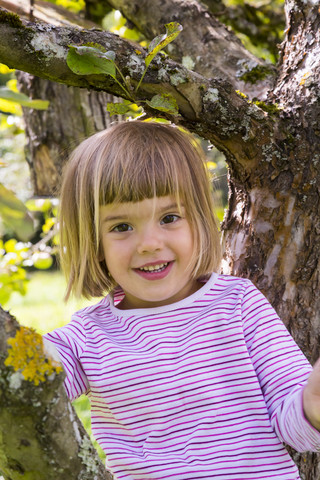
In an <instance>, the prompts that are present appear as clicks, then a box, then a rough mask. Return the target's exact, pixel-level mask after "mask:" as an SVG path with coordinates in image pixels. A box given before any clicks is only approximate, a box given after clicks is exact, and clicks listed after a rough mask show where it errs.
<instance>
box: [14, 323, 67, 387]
mask: <svg viewBox="0 0 320 480" xmlns="http://www.w3.org/2000/svg"><path fill="white" fill-rule="evenodd" d="M7 343H8V345H9V354H8V357H7V358H6V360H5V365H6V366H11V367H13V368H14V370H15V371H20V372H21V373H22V375H23V377H24V378H25V380H29V381H30V382H33V383H34V384H35V385H39V382H43V381H44V380H45V378H46V376H49V375H51V374H52V373H59V372H61V371H62V367H61V366H60V365H59V364H58V363H57V362H56V361H54V360H53V359H51V358H48V357H47V356H46V355H45V353H44V351H43V341H42V337H41V335H39V333H37V332H36V331H35V330H33V329H32V328H27V327H20V328H19V329H18V330H17V333H16V336H15V337H11V338H9V339H8V341H7Z"/></svg>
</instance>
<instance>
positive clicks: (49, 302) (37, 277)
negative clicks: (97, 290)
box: [0, 271, 106, 480]
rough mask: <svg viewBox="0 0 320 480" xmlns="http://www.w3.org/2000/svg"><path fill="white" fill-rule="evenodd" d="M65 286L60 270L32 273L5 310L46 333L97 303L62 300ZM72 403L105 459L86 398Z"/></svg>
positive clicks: (26, 324) (20, 320)
mask: <svg viewBox="0 0 320 480" xmlns="http://www.w3.org/2000/svg"><path fill="white" fill-rule="evenodd" d="M65 288H66V283H65V280H64V277H63V275H62V273H61V272H59V271H53V272H51V271H37V272H34V273H32V274H31V275H30V282H29V283H28V287H27V294H26V295H25V296H22V295H20V294H19V293H16V292H14V293H13V294H12V296H11V298H10V300H9V302H8V303H7V304H6V305H5V309H6V310H9V311H10V313H11V314H12V315H13V316H15V317H16V319H17V320H18V322H19V323H20V325H25V326H27V327H31V328H34V329H35V330H36V331H37V332H39V333H40V334H44V333H47V332H50V331H51V330H54V329H55V328H59V327H62V326H63V325H65V324H67V323H68V322H69V320H70V318H71V315H72V314H73V313H74V312H75V311H76V310H79V309H80V308H83V307H85V306H87V305H90V304H92V303H96V302H97V299H95V300H94V301H92V302H90V301H88V300H76V299H71V300H70V301H68V303H65V302H64V301H63V296H64V292H65ZM73 406H74V408H75V410H76V412H77V415H78V416H79V418H80V420H81V422H82V423H83V426H84V428H85V429H86V431H87V432H88V434H89V436H90V438H91V441H92V443H93V445H94V446H95V448H96V449H97V451H98V453H99V455H100V458H101V459H102V460H105V457H106V456H105V454H104V453H103V451H102V450H101V448H100V447H99V445H98V444H97V442H96V441H95V440H94V438H93V437H92V433H91V418H90V403H89V399H88V397H86V396H85V395H82V396H81V397H79V398H78V399H77V400H75V401H74V402H73ZM0 480H2V477H1V474H0Z"/></svg>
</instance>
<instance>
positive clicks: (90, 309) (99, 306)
mask: <svg viewBox="0 0 320 480" xmlns="http://www.w3.org/2000/svg"><path fill="white" fill-rule="evenodd" d="M109 308H110V300H109V297H108V295H107V296H106V297H103V298H101V299H100V300H99V301H98V302H97V303H94V304H93V305H88V306H87V307H83V308H81V309H80V310H77V311H76V312H74V313H73V314H72V316H71V320H80V321H81V320H84V319H86V318H90V317H95V316H97V315H98V316H99V315H100V314H102V313H103V314H105V313H106V312H107V311H108V310H109Z"/></svg>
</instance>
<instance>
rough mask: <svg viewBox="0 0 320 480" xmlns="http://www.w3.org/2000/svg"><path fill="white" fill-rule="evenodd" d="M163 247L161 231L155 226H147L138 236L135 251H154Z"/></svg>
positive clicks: (140, 252)
mask: <svg viewBox="0 0 320 480" xmlns="http://www.w3.org/2000/svg"><path fill="white" fill-rule="evenodd" d="M162 248H163V239H162V235H161V232H159V230H158V229H156V228H148V229H146V230H144V231H143V232H142V233H141V235H140V236H139V241H138V245H137V252H138V253H139V254H142V253H148V252H156V251H159V250H161V249H162Z"/></svg>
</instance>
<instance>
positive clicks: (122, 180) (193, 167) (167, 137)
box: [59, 121, 220, 298]
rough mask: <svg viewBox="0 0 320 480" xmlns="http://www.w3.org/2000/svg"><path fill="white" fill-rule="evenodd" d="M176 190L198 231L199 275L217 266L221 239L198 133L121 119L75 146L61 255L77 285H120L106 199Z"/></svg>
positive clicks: (93, 288) (83, 288)
mask: <svg viewBox="0 0 320 480" xmlns="http://www.w3.org/2000/svg"><path fill="white" fill-rule="evenodd" d="M166 195H170V196H174V197H175V198H176V199H177V202H178V204H180V205H181V204H182V205H184V207H185V210H186V216H187V219H188V221H189V223H190V226H191V230H192V232H193V237H194V246H195V248H194V255H193V258H192V259H191V262H192V263H191V264H192V265H193V270H192V278H199V277H200V276H204V275H207V274H210V273H211V272H213V271H214V270H216V269H217V267H218V264H219V262H220V239H219V232H218V227H217V224H216V220H215V216H214V213H213V203H212V193H211V187H210V183H209V178H208V174H207V170H206V167H205V158H204V154H203V152H202V150H201V148H200V147H199V146H198V145H197V143H196V141H195V140H194V138H193V137H192V136H191V134H190V133H187V132H186V131H181V129H179V128H177V127H174V126H171V125H164V124H160V123H151V122H142V121H133V122H124V123H119V124H116V125H114V126H113V127H111V128H109V129H107V130H104V131H102V132H99V133H97V134H95V135H93V136H92V137H90V138H88V139H87V140H85V141H84V142H82V143H81V144H80V145H79V146H78V147H77V148H76V149H75V150H74V152H73V153H72V155H71V157H70V161H69V162H68V164H67V166H66V168H65V171H64V179H63V183H62V187H61V202H60V218H59V224H60V242H61V249H60V260H61V265H62V268H63V270H64V273H65V275H66V278H67V282H68V283H67V293H66V298H68V297H69V295H70V293H75V294H76V295H77V296H81V295H83V296H84V297H86V298H90V297H97V296H101V295H103V294H105V293H106V292H108V291H110V290H112V289H113V288H114V287H115V286H116V285H115V284H114V281H113V279H112V278H111V277H110V276H109V274H108V269H107V265H106V264H105V262H104V260H102V254H101V246H100V222H99V213H100V207H101V206H102V205H107V204H110V203H118V202H119V203H121V202H138V201H141V200H143V199H145V198H153V197H155V196H160V197H161V196H166Z"/></svg>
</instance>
